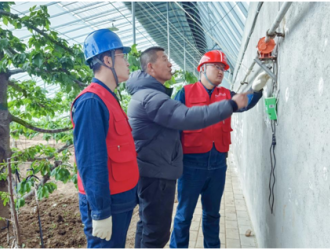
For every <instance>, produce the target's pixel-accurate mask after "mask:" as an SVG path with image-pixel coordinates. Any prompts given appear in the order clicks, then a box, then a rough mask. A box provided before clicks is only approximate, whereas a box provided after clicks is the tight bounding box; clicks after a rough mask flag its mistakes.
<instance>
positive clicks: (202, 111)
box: [126, 47, 248, 248]
mask: <svg viewBox="0 0 330 250" xmlns="http://www.w3.org/2000/svg"><path fill="white" fill-rule="evenodd" d="M140 60H141V67H142V70H141V71H140V70H139V71H135V72H133V73H132V74H131V75H130V78H129V80H128V81H127V82H126V86H127V90H128V92H129V94H131V95H132V99H131V101H130V103H129V106H128V110H127V114H128V117H129V123H130V125H131V127H132V130H133V131H132V133H133V138H134V141H135V146H136V150H137V153H138V166H139V171H140V180H139V183H138V196H139V207H140V211H139V213H140V221H139V222H138V224H137V231H136V238H135V248H161V247H164V246H165V245H166V243H167V242H168V240H169V237H170V227H171V219H172V212H173V204H174V196H175V185H176V180H177V179H178V178H179V177H180V176H181V174H182V169H183V164H182V158H183V153H182V147H181V141H180V132H179V131H180V130H196V129H201V128H205V127H207V126H210V125H213V124H215V123H218V122H219V121H222V120H225V119H226V118H228V117H230V116H231V115H232V113H233V112H234V111H236V110H238V109H241V108H243V107H245V106H246V105H247V103H248V99H247V96H246V94H237V95H235V96H234V97H233V98H232V99H230V100H223V101H221V102H216V103H213V104H211V105H209V106H200V107H192V108H188V107H186V106H185V105H184V104H182V103H180V102H178V101H175V100H172V99H171V98H170V96H171V91H170V90H169V89H167V88H166V87H165V86H164V83H165V81H167V80H169V79H171V77H172V74H171V67H172V64H171V63H170V62H169V61H168V58H167V56H166V55H165V54H164V49H163V48H160V47H152V48H149V49H147V50H145V51H144V52H143V53H142V54H141V58H140Z"/></svg>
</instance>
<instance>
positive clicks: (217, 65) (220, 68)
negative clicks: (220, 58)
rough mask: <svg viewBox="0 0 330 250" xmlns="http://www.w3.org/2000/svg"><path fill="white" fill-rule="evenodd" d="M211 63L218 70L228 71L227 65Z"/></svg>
mask: <svg viewBox="0 0 330 250" xmlns="http://www.w3.org/2000/svg"><path fill="white" fill-rule="evenodd" d="M209 65H211V66H213V67H215V68H216V69H217V70H221V71H222V72H226V71H227V70H226V69H225V66H222V65H219V64H210V63H209Z"/></svg>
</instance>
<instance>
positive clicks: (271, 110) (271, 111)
mask: <svg viewBox="0 0 330 250" xmlns="http://www.w3.org/2000/svg"><path fill="white" fill-rule="evenodd" d="M265 105H266V113H267V114H268V117H269V119H270V120H277V112H276V98H275V97H269V98H265Z"/></svg>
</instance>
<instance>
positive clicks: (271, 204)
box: [268, 120, 276, 214]
mask: <svg viewBox="0 0 330 250" xmlns="http://www.w3.org/2000/svg"><path fill="white" fill-rule="evenodd" d="M271 127H272V144H271V145H270V148H269V155H270V167H271V169H270V176H269V197H268V202H269V207H270V211H271V213H272V214H273V213H274V201H275V196H274V187H275V182H276V178H275V168H276V156H275V146H276V125H275V120H274V121H271Z"/></svg>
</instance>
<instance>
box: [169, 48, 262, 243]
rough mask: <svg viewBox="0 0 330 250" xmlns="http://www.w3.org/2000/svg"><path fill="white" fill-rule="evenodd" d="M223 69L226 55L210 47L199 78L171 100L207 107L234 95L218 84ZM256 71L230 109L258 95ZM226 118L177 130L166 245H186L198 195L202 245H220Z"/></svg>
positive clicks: (250, 104) (227, 140)
mask: <svg viewBox="0 0 330 250" xmlns="http://www.w3.org/2000/svg"><path fill="white" fill-rule="evenodd" d="M228 69H229V65H228V63H227V59H226V55H225V54H224V53H223V52H221V51H218V50H212V51H209V52H207V53H205V55H204V56H203V57H202V59H201V61H200V63H199V65H198V67H197V70H198V71H199V72H200V73H201V80H200V81H198V82H196V83H194V84H190V85H186V86H184V88H182V89H181V90H180V91H179V92H178V94H177V95H176V97H175V99H176V100H178V101H180V102H182V103H184V104H185V105H186V106H187V107H193V106H202V105H209V104H211V103H214V102H218V101H222V100H226V99H227V100H229V99H231V98H232V97H233V96H234V95H235V94H236V93H234V92H232V91H229V90H228V89H226V88H223V87H219V85H220V84H221V82H222V80H223V77H224V74H225V72H226V70H228ZM267 76H268V75H264V74H262V77H259V78H260V79H259V78H258V79H259V81H256V82H258V84H253V86H252V89H253V91H251V94H249V95H248V99H249V102H248V105H247V106H246V107H245V108H242V109H238V108H237V107H236V108H235V109H234V112H243V111H246V110H249V109H250V108H252V107H253V106H255V104H256V103H257V102H258V100H259V99H260V98H261V96H262V88H263V87H264V85H265V84H266V82H267V80H268V77H267ZM230 122H231V118H230V117H229V118H227V119H225V120H223V121H221V122H219V123H216V124H214V125H212V126H209V127H207V128H204V129H198V130H184V131H182V132H183V133H182V136H181V142H182V148H183V154H184V157H183V174H182V176H181V178H180V179H179V180H178V200H179V204H178V207H177V212H176V216H175V219H174V227H173V232H172V235H171V241H170V247H171V248H187V247H188V245H189V228H190V224H191V220H192V217H193V213H194V210H195V207H196V204H197V201H198V197H199V195H200V194H201V196H202V197H201V200H202V207H203V234H204V247H205V248H220V245H221V244H220V239H219V231H220V228H219V222H220V213H219V211H220V203H221V197H222V194H223V190H224V186H225V179H226V170H227V164H226V158H227V155H228V151H229V145H230V144H231V139H230V132H231V131H232V128H231V125H230Z"/></svg>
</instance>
